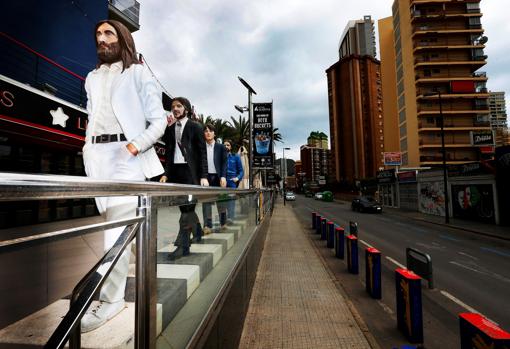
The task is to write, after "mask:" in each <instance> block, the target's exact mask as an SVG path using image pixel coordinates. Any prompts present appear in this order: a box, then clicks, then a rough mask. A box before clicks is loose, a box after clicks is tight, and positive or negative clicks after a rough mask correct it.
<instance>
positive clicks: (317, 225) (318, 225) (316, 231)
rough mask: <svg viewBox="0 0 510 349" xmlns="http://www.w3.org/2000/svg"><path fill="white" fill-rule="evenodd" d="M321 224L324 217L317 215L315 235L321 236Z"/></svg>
mask: <svg viewBox="0 0 510 349" xmlns="http://www.w3.org/2000/svg"><path fill="white" fill-rule="evenodd" d="M321 222H322V216H321V215H320V214H318V213H317V215H316V216H315V233H316V234H320V233H321Z"/></svg>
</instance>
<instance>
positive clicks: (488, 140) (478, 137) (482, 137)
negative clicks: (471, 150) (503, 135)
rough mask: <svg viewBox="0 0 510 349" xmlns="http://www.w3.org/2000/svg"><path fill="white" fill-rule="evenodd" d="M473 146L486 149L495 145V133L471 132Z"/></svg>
mask: <svg viewBox="0 0 510 349" xmlns="http://www.w3.org/2000/svg"><path fill="white" fill-rule="evenodd" d="M469 135H470V138H471V145H472V146H474V147H485V146H493V145H494V131H470V132H469Z"/></svg>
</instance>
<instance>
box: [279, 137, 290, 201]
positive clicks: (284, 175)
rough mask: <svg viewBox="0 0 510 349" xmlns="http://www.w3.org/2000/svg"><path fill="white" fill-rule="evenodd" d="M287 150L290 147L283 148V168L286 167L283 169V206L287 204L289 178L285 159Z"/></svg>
mask: <svg viewBox="0 0 510 349" xmlns="http://www.w3.org/2000/svg"><path fill="white" fill-rule="evenodd" d="M285 150H290V148H288V147H287V148H283V149H282V152H283V154H282V158H283V164H282V166H281V168H282V169H284V170H283V171H284V172H283V176H282V177H283V185H282V187H283V206H285V178H287V161H286V160H285Z"/></svg>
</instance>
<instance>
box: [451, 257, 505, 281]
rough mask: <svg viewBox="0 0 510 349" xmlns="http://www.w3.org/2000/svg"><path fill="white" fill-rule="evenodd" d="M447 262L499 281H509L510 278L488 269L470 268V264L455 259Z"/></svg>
mask: <svg viewBox="0 0 510 349" xmlns="http://www.w3.org/2000/svg"><path fill="white" fill-rule="evenodd" d="M449 263H450V264H453V265H456V266H458V267H461V268H464V269H467V270H471V271H474V272H475V273H479V274H482V275H486V276H490V277H493V278H494V279H496V280H499V281H503V282H509V283H510V279H507V278H506V277H504V276H501V275H499V274H497V273H492V272H488V271H485V270H478V269H475V268H472V267H470V266H467V265H464V264H461V263H459V262H455V261H450V262H449Z"/></svg>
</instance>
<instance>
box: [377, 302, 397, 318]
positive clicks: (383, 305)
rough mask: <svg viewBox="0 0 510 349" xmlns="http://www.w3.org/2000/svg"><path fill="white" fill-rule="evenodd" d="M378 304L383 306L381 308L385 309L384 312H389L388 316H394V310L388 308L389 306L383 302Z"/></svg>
mask: <svg viewBox="0 0 510 349" xmlns="http://www.w3.org/2000/svg"><path fill="white" fill-rule="evenodd" d="M377 303H379V305H380V306H381V308H383V310H384V311H385V312H387V313H388V314H390V315H393V314H394V312H393V310H391V308H390V307H388V306H387V305H386V304H384V303H383V302H381V301H377Z"/></svg>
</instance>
